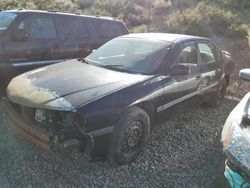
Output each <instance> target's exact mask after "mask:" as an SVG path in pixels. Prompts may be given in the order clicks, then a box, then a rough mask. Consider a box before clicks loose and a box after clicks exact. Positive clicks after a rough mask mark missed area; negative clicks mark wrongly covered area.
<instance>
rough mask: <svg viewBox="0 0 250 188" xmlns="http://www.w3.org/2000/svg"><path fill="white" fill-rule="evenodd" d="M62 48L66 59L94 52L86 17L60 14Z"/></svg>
mask: <svg viewBox="0 0 250 188" xmlns="http://www.w3.org/2000/svg"><path fill="white" fill-rule="evenodd" d="M60 22H61V32H62V48H63V55H64V58H65V59H73V58H79V57H86V56H87V55H89V54H90V53H91V52H92V47H91V44H90V33H89V31H88V27H87V24H86V23H85V18H84V17H80V16H69V15H67V16H62V15H61V16H60Z"/></svg>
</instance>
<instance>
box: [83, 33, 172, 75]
mask: <svg viewBox="0 0 250 188" xmlns="http://www.w3.org/2000/svg"><path fill="white" fill-rule="evenodd" d="M171 46H172V43H171V42H166V41H156V40H149V39H138V38H124V37H123V38H117V39H114V40H112V41H110V42H108V43H106V44H105V45H103V46H102V47H100V48H99V49H97V50H96V51H94V52H93V53H92V54H90V55H89V56H88V57H86V59H85V60H86V61H87V62H88V63H90V64H94V65H97V66H103V67H106V68H110V69H115V70H118V71H125V72H131V73H139V74H151V73H153V72H154V71H156V70H157V69H158V68H159V67H160V65H161V64H162V63H163V61H164V59H165V57H166V55H167V54H168V51H169V49H170V48H171Z"/></svg>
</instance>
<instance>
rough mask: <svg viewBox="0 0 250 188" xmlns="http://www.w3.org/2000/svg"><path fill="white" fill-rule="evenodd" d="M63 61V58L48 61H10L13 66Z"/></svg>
mask: <svg viewBox="0 0 250 188" xmlns="http://www.w3.org/2000/svg"><path fill="white" fill-rule="evenodd" d="M63 61H65V59H59V60H49V61H29V62H20V63H12V65H13V66H14V67H21V66H28V65H49V64H54V63H60V62H63Z"/></svg>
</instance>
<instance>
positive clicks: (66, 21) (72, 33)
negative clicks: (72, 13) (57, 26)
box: [62, 17, 88, 39]
mask: <svg viewBox="0 0 250 188" xmlns="http://www.w3.org/2000/svg"><path fill="white" fill-rule="evenodd" d="M62 24H63V31H62V32H63V36H64V38H67V39H83V38H87V37H88V29H87V26H86V24H85V22H84V19H80V18H76V17H65V18H63V21H62Z"/></svg>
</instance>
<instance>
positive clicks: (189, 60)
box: [176, 43, 198, 67]
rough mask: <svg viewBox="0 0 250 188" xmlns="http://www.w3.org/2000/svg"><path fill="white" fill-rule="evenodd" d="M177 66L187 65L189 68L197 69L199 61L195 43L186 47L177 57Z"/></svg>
mask: <svg viewBox="0 0 250 188" xmlns="http://www.w3.org/2000/svg"><path fill="white" fill-rule="evenodd" d="M176 63H177V64H182V65H187V66H189V67H196V66H197V64H198V61H197V50H196V48H195V45H194V44H193V43H191V44H189V45H187V46H186V47H184V48H183V49H182V50H181V52H180V53H179V55H178V57H177V61H176Z"/></svg>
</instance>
